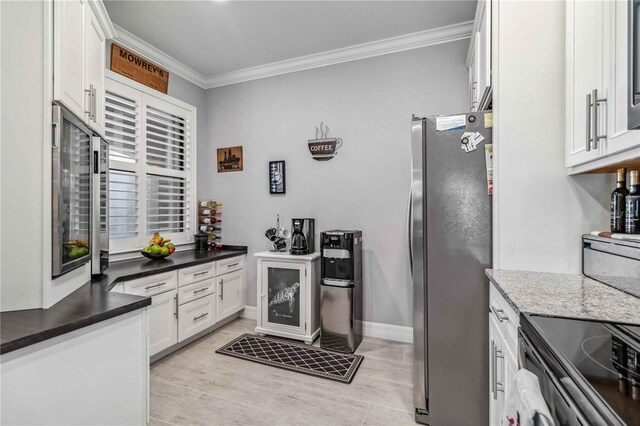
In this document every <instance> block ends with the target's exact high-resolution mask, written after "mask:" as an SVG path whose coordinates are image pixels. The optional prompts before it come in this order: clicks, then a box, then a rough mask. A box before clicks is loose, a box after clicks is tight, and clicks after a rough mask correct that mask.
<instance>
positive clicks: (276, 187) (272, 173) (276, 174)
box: [269, 160, 287, 194]
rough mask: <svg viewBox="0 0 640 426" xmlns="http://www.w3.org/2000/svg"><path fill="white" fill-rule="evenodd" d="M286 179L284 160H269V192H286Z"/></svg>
mask: <svg viewBox="0 0 640 426" xmlns="http://www.w3.org/2000/svg"><path fill="white" fill-rule="evenodd" d="M286 192H287V181H286V173H285V163H284V160H281V161H269V194H286Z"/></svg>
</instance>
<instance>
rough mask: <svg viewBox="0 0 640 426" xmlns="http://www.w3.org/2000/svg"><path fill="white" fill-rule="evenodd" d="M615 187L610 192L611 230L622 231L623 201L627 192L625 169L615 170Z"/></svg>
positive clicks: (623, 225)
mask: <svg viewBox="0 0 640 426" xmlns="http://www.w3.org/2000/svg"><path fill="white" fill-rule="evenodd" d="M616 181H617V185H616V189H614V190H613V192H612V193H611V232H624V227H625V223H624V217H625V208H626V207H625V203H624V200H625V198H626V196H627V195H628V194H629V190H628V189H627V169H625V168H624V167H623V168H620V169H618V171H617V178H616Z"/></svg>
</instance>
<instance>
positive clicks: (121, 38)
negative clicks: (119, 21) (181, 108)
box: [113, 25, 207, 89]
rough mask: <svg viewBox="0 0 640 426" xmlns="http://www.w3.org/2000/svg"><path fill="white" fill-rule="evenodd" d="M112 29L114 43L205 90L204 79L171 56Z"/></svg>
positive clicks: (121, 30) (138, 39)
mask: <svg viewBox="0 0 640 426" xmlns="http://www.w3.org/2000/svg"><path fill="white" fill-rule="evenodd" d="M114 27H115V30H116V36H115V37H114V38H113V41H114V42H116V43H118V44H119V45H121V46H122V47H126V48H127V49H129V50H131V51H133V52H135V53H137V54H138V55H141V56H144V57H145V58H147V59H148V60H149V61H151V62H153V63H155V64H156V65H159V66H161V67H163V68H165V69H166V70H167V71H169V72H171V73H173V74H176V75H179V76H180V77H182V78H184V79H185V80H188V81H190V82H191V83H193V84H195V85H196V86H200V87H201V88H203V89H206V88H207V87H206V85H205V77H204V76H203V75H202V74H200V73H199V72H197V71H196V70H194V69H193V68H190V67H188V66H187V65H185V64H183V63H182V62H180V61H178V60H177V59H175V58H173V57H172V56H169V55H167V54H166V53H164V52H163V51H162V50H160V49H158V48H156V47H154V46H152V45H150V44H149V43H147V42H146V41H144V40H142V39H141V38H139V37H138V36H136V35H133V34H131V33H130V32H129V31H127V30H125V29H124V28H122V27H120V26H118V25H114Z"/></svg>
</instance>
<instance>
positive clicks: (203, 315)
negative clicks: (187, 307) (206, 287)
mask: <svg viewBox="0 0 640 426" xmlns="http://www.w3.org/2000/svg"><path fill="white" fill-rule="evenodd" d="M207 315H209V312H205V313H204V314H202V315H198V316H197V317H193V320H194V321H198V320H199V319H202V318H204V317H206V316H207Z"/></svg>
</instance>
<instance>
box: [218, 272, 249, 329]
mask: <svg viewBox="0 0 640 426" xmlns="http://www.w3.org/2000/svg"><path fill="white" fill-rule="evenodd" d="M216 279H217V281H218V297H217V305H218V321H221V320H223V319H225V318H227V317H228V316H229V315H233V314H235V313H236V312H238V311H240V310H242V309H244V304H245V302H244V300H245V283H244V270H240V271H235V272H231V273H228V274H225V275H221V276H219V277H217V278H216Z"/></svg>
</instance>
